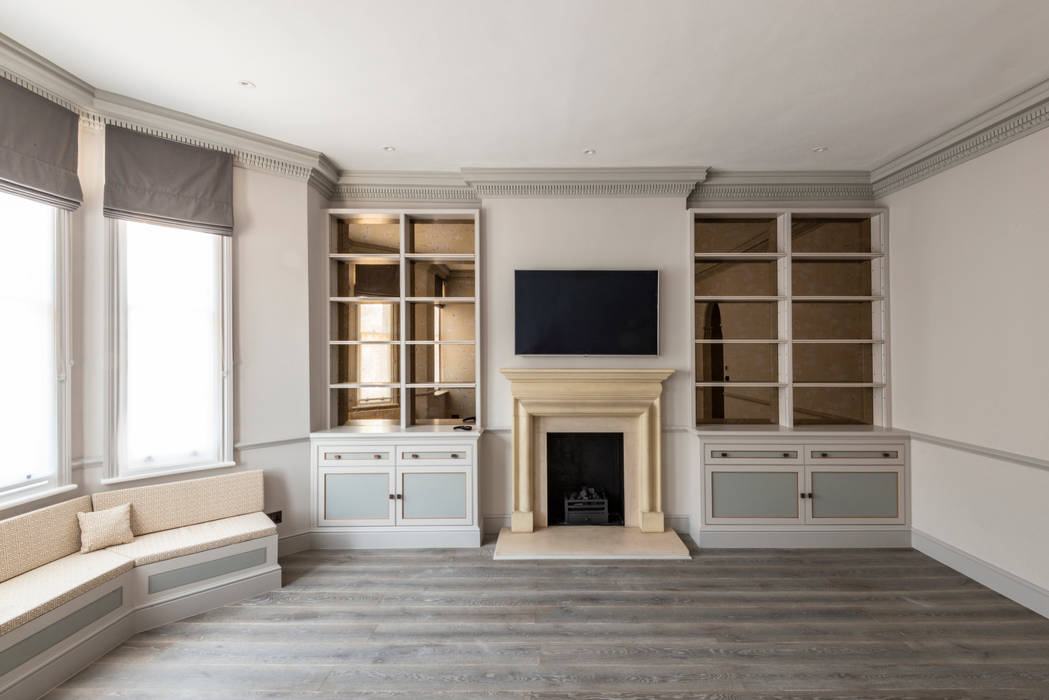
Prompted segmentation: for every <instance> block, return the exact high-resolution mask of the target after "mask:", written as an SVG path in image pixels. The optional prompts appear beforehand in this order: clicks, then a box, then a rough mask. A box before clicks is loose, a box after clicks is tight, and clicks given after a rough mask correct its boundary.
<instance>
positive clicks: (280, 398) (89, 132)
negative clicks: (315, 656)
mask: <svg viewBox="0 0 1049 700" xmlns="http://www.w3.org/2000/svg"><path fill="white" fill-rule="evenodd" d="M104 143H105V140H104V133H103V132H102V131H96V130H94V129H92V128H89V127H84V126H82V127H81V129H80V162H79V171H80V182H81V185H82V187H83V190H84V204H83V206H82V207H80V209H79V210H77V212H76V214H75V215H74V221H73V234H72V237H73V252H72V263H73V265H72V268H73V270H72V274H73V340H72V346H73V347H72V355H73V360H74V362H75V364H74V367H73V371H72V382H73V383H72V398H73V405H72V454H73V459H74V468H73V479H74V481H76V482H77V484H79V485H80V487H81V488H80V490H79V491H78V492H76V493H75V494H73V495H78V494H83V493H93V492H95V491H103V490H106V489H107V487H105V486H103V485H102V484H101V479H102V478H103V477H104V475H105V471H104V466H103V464H102V461H101V457H102V445H103V430H104V424H103V419H104V405H105V396H104V393H103V386H104V378H105V374H104V373H105V362H104V359H105V338H104V328H105V306H104V303H105V294H104V289H105V265H104V259H105V258H104V255H105V233H106V226H105V219H104V218H103V216H102V187H103V180H104V170H105V161H104V154H105V147H104ZM233 197H234V217H235V238H234V244H233V255H234V259H233V278H234V299H233V304H234V372H235V374H234V397H235V398H234V400H235V406H234V440H235V443H236V444H241V443H249V444H250V443H259V442H263V443H266V442H271V441H280V440H286V439H295V438H298V439H299V441H298V442H293V443H291V444H278V445H261V446H257V447H251V448H249V449H238V450H237V452H236V455H235V459H236V461H237V467H236V468H237V469H264V470H265V471H266V509H267V510H268V511H272V510H278V509H280V510H283V511H284V522H283V523H282V524H281V525H280V526H279V530H280V532H281V534H282V535H288V534H295V533H298V532H301V531H302V530H305V529H306V528H307V527H308V523H309V493H308V491H309V472H308V465H309V450H308V447H307V443H306V442H305V441H304V440H302V438H304V437H305V436H306V434H307V431H308V430H309V405H310V404H309V400H310V395H309V364H308V361H309V355H308V353H309V336H308V330H309V329H308V324H309V315H308V297H307V291H308V277H307V258H306V255H307V240H306V228H307V186H306V183H304V182H300V181H296V180H291V179H287V178H283V177H279V176H276V175H269V174H265V173H261V172H257V171H252V170H245V169H242V168H234V179H233ZM228 471H229V470H216V471H214V472H204V473H197V474H192V475H190V477H197V476H208V475H211V474H222V473H227V472H228ZM178 478H186V477H179V476H175V477H161V478H157V479H151V480H142V481H136V482H133V483H131V484H121V485H120V486H114V487H113V488H120V487H122V486H137V485H145V484H151V483H161V482H163V481H171V480H174V479H178ZM69 497H70V494H63V495H61V496H58V497H56V498H53V499H50V500H41V501H34V502H32V503H28V504H25V505H23V506H20V507H16V508H11V509H6V510H4V511H2V512H0V517H3V518H6V517H10V516H13V515H17V514H18V513H21V512H25V511H27V510H33V509H35V508H39V507H42V506H45V505H49V504H50V503H52V502H58V501H61V500H65V499H67V498H69Z"/></svg>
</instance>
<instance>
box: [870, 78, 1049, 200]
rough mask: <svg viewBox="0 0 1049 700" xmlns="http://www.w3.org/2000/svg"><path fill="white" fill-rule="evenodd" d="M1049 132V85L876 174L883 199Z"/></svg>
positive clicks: (1012, 100) (985, 114) (875, 182)
mask: <svg viewBox="0 0 1049 700" xmlns="http://www.w3.org/2000/svg"><path fill="white" fill-rule="evenodd" d="M1047 126H1049V80H1047V81H1045V82H1042V83H1039V84H1038V85H1035V86H1034V87H1032V88H1030V89H1028V90H1025V91H1024V92H1022V93H1020V94H1019V95H1016V96H1015V97H1012V98H1010V99H1008V100H1006V101H1005V102H1002V103H1001V104H999V105H997V106H995V107H993V108H991V109H989V110H987V111H986V112H983V113H982V114H979V115H977V116H975V117H973V118H972V119H969V120H967V121H965V122H963V123H962V124H959V125H958V126H956V127H955V128H953V129H950V130H949V131H946V132H944V133H943V134H940V135H939V136H937V137H936V138H934V139H931V140H929V141H926V142H925V143H923V144H921V145H919V146H917V147H915V148H912V149H911V150H909V151H908V152H906V153H904V154H903V155H901V156H898V157H896V158H894V159H892V160H890V161H888V162H886V163H883V164H882V165H880V166H878V167H876V168H874V170H873V171H872V172H871V182H872V184H873V186H874V194H875V196H877V197H878V198H881V197H884V196H885V195H888V194H891V193H893V192H896V191H898V190H901V189H903V188H904V187H909V186H910V185H913V184H915V183H917V182H921V181H922V180H924V179H926V178H929V177H932V176H933V175H935V174H937V173H940V172H943V171H944V170H947V169H948V168H953V167H954V166H956V165H961V164H962V163H964V162H966V161H968V160H972V159H973V158H976V157H977V156H981V155H983V154H984V153H987V152H989V151H993V150H994V149H996V148H998V147H1000V146H1004V145H1006V144H1007V143H1011V142H1013V141H1015V140H1017V139H1019V138H1022V137H1024V136H1027V135H1029V134H1033V133H1034V132H1036V131H1039V130H1041V129H1044V128H1045V127H1047Z"/></svg>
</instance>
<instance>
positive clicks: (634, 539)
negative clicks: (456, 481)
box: [494, 525, 692, 560]
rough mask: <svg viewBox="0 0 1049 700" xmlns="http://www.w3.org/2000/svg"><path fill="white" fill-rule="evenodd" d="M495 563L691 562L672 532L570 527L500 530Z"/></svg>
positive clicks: (626, 528)
mask: <svg viewBox="0 0 1049 700" xmlns="http://www.w3.org/2000/svg"><path fill="white" fill-rule="evenodd" d="M494 558H495V559H496V560H511V559H691V558H692V557H691V556H690V555H689V553H688V547H686V546H685V543H684V542H682V541H681V538H680V537H678V536H677V533H676V532H674V531H673V530H665V531H664V532H641V530H640V529H639V528H636V527H615V526H603V525H572V526H562V527H547V528H542V529H540V530H536V531H535V532H511V531H510V528H508V527H504V528H503V529H502V530H501V531H500V532H499V539H498V541H497V542H496V543H495V556H494Z"/></svg>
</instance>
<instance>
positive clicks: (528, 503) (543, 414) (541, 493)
mask: <svg viewBox="0 0 1049 700" xmlns="http://www.w3.org/2000/svg"><path fill="white" fill-rule="evenodd" d="M500 371H501V372H502V374H503V376H505V377H506V378H507V379H509V380H510V392H511V395H512V396H513V401H514V410H513V514H512V516H511V521H510V529H511V531H512V532H514V533H526V532H533V531H535V530H536V529H539V528H545V527H546V524H547V522H546V507H547V506H546V497H545V495H546V434H547V433H551V432H557V433H559V432H608V433H613V432H620V433H623V469H624V473H623V477H624V491H625V494H624V495H625V498H624V505H625V508H624V511H625V512H624V516H625V526H626V527H636V528H639V529H640V530H641V532H643V533H661V532H663V531H664V524H663V492H662V471H663V470H662V454H661V446H660V445H661V438H662V431H661V425H660V420H661V418H660V397H661V395H662V393H663V382H664V381H665V380H666V379H667V378H668V377H669V376H670V375H671V374H673V373H674V370H672V369H522V368H507V369H502V370H500Z"/></svg>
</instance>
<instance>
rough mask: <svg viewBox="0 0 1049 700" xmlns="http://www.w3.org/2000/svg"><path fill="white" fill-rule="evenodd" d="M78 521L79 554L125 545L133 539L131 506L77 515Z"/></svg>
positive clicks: (122, 505) (125, 504)
mask: <svg viewBox="0 0 1049 700" xmlns="http://www.w3.org/2000/svg"><path fill="white" fill-rule="evenodd" d="M76 517H77V520H79V521H80V553H81V554H86V553H87V552H94V551H95V550H96V549H105V548H106V547H108V546H110V545H114V544H127V543H128V542H130V541H131V540H133V539H135V535H134V533H132V532H131V504H130V503H121V504H120V505H119V506H113V507H112V508H106V509H105V510H96V511H94V512H92V513H77V514H76Z"/></svg>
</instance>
